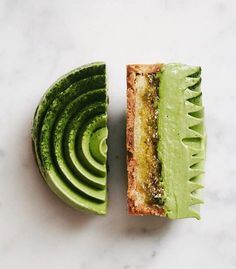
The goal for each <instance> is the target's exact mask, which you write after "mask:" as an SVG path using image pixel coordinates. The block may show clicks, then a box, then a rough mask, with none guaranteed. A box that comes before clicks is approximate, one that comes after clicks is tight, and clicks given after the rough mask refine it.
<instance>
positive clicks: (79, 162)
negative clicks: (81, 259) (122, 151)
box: [32, 62, 108, 214]
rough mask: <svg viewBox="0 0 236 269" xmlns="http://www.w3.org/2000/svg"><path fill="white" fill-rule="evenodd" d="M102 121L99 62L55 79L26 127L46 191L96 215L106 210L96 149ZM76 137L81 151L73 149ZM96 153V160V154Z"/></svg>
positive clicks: (100, 152)
mask: <svg viewBox="0 0 236 269" xmlns="http://www.w3.org/2000/svg"><path fill="white" fill-rule="evenodd" d="M94 119H101V120H100V122H101V123H100V124H97V126H96V128H92V129H89V126H88V124H87V123H88V122H92V121H93V120H94ZM106 125H107V90H106V69H105V64H104V63H102V62H101V63H92V64H89V65H85V66H82V67H80V68H77V69H75V70H73V71H71V72H70V73H68V74H66V75H64V76H63V77H61V78H60V79H59V80H58V81H56V82H55V83H54V84H53V85H52V86H51V87H50V88H49V90H48V91H47V92H46V93H45V95H44V96H43V97H42V99H41V101H40V103H39V105H38V107H37V109H36V112H35V116H34V121H33V128H32V140H33V147H34V152H35V156H36V161H37V163H38V166H39V169H40V172H41V174H42V175H43V177H44V179H45V180H46V182H47V184H48V185H49V186H50V188H51V189H52V191H53V192H54V193H56V194H57V195H58V196H59V197H60V198H61V199H62V200H64V201H65V202H66V203H68V204H69V205H71V206H72V207H74V208H76V209H81V210H86V211H89V212H93V213H96V214H106V208H107V186H106V181H107V178H106V177H107V169H106V159H107V156H106V150H105V151H104V149H103V148H101V147H100V143H101V140H102V141H103V143H105V144H106V139H107V135H108V132H107V126H106ZM75 127H77V128H76V129H75ZM87 129H89V130H87ZM104 129H106V132H104ZM97 132H99V133H100V134H101V135H102V137H100V136H96V133H97ZM71 133H72V134H73V135H71ZM81 136H83V137H84V139H83V140H86V143H85V144H86V151H84V152H83V154H81V153H80V150H78V148H79V147H80V145H79V140H78V139H77V137H81ZM96 137H97V139H96ZM82 145H84V142H82ZM89 149H90V150H89ZM88 150H89V151H88ZM94 152H96V153H95V154H94ZM71 155H73V158H72V159H71V158H70V156H71ZM101 155H102V156H104V158H103V159H102V162H100V163H98V161H97V157H96V156H101ZM71 160H72V161H71ZM75 164H76V165H75ZM78 168H79V169H78Z"/></svg>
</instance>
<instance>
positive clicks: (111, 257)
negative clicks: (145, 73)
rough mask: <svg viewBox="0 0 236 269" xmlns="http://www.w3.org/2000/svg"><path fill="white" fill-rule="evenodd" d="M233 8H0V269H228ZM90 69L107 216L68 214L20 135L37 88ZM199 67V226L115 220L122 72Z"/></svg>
mask: <svg viewBox="0 0 236 269" xmlns="http://www.w3.org/2000/svg"><path fill="white" fill-rule="evenodd" d="M235 14H236V2H235V1H233V0H228V1H213V0H206V1H194V0H189V1H187V0H179V1H167V0H166V1H164V0H163V1H158V0H147V1H131V0H128V1H127V0H126V1H108V0H107V1H105V0H100V1H96V0H95V1H91V0H89V1H82V0H71V1H65V0H57V1H56V0H52V1H46V0H42V1H33V0H25V1H17V0H1V2H0V92H1V98H0V123H1V130H0V268H3V269H12V268H17V269H20V268H22V269H25V268H27V269H28V268H34V269H41V268H49V269H51V268H57V269H64V268H70V269H90V268H91V269H93V268H103V269H106V268H108V269H110V268H112V269H119V268H129V269H133V268H145V269H152V268H153V269H154V268H165V269H172V268H181V269H185V268H186V269H188V268H191V269H198V268H204V269H211V268H214V269H222V268H225V269H234V268H236V252H235V249H236V126H235V122H236V120H235V115H236V105H235V102H236V89H235V81H234V79H235V78H236V68H235V62H236V16H235ZM93 61H105V62H106V63H107V66H108V73H109V98H110V106H109V129H110V136H109V141H108V142H109V146H110V148H109V166H110V172H109V190H110V191H109V197H110V199H109V201H110V204H109V212H108V215H107V216H106V217H100V216H92V215H86V214H83V213H80V212H77V211H75V210H73V209H71V208H70V207H68V206H67V205H65V204H64V203H63V202H61V201H60V200H59V199H58V198H57V197H56V196H55V195H54V194H53V193H52V192H51V191H50V190H49V188H48V187H47V185H46V184H45V183H44V181H43V180H42V178H41V176H40V174H39V172H38V170H37V167H36V165H35V162H34V158H33V154H32V149H31V140H30V129H31V120H32V117H33V114H34V111H35V108H36V106H37V104H38V102H39V99H40V98H41V96H42V94H43V93H44V92H45V90H46V89H47V88H48V87H49V86H50V85H51V84H52V83H53V82H54V81H55V80H56V79H57V78H58V77H59V76H61V75H62V74H64V73H66V72H68V71H69V70H71V69H73V68H75V67H77V66H80V65H83V64H86V63H89V62H93ZM155 62H182V63H187V64H192V65H201V66H202V77H203V82H202V90H203V99H204V104H205V108H206V109H205V111H206V127H207V134H208V151H207V163H206V176H205V185H206V189H205V204H204V205H203V206H202V210H201V216H202V219H201V220H200V221H197V220H195V219H185V220H177V221H169V220H166V219H162V218H158V217H132V216H128V215H127V211H126V197H125V195H126V180H127V179H126V172H125V169H126V168H125V145H124V144H125V141H124V135H125V106H126V67H125V65H126V64H129V63H155Z"/></svg>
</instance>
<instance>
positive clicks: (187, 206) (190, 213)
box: [158, 64, 206, 219]
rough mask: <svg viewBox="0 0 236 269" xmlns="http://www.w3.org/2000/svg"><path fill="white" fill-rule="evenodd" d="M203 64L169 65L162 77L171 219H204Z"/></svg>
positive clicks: (161, 126) (162, 137) (163, 155)
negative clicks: (201, 211) (198, 65)
mask: <svg viewBox="0 0 236 269" xmlns="http://www.w3.org/2000/svg"><path fill="white" fill-rule="evenodd" d="M200 74H201V69H200V67H192V66H187V65H183V64H167V65H166V66H165V67H164V68H163V70H162V74H161V77H160V88H159V95H160V100H159V121H158V133H159V143H158V158H159V160H160V161H161V163H162V172H161V180H162V182H163V185H164V190H165V210H166V214H167V216H168V217H169V218H172V219H175V218H186V217H195V218H197V219H199V218H200V215H199V212H198V206H197V205H199V204H200V203H202V202H203V201H202V199H201V198H199V189H200V188H202V187H203V186H202V185H201V178H202V175H203V173H204V171H203V168H204V159H205V143H206V135H205V128H204V121H203V116H204V111H203V106H202V97H201V96H202V92H201V88H200V84H201V78H200Z"/></svg>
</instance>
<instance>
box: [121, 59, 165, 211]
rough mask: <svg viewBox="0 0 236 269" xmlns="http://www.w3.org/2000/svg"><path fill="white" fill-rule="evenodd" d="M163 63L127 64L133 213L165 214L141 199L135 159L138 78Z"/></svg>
mask: <svg viewBox="0 0 236 269" xmlns="http://www.w3.org/2000/svg"><path fill="white" fill-rule="evenodd" d="M162 66H163V65H162V64H153V65H140V64H135V65H128V66H127V125H126V144H127V172H128V192H127V195H128V210H129V214H132V215H158V216H165V211H164V209H163V207H162V206H159V205H156V204H154V203H150V204H149V203H146V202H144V201H143V199H141V196H140V192H139V191H137V190H138V189H139V187H140V186H139V182H138V180H137V171H136V170H137V169H136V168H137V160H136V159H135V117H136V115H135V111H136V109H135V104H136V98H137V88H136V83H135V82H136V79H137V76H139V75H152V74H156V73H157V72H159V71H160V70H161V68H162Z"/></svg>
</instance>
